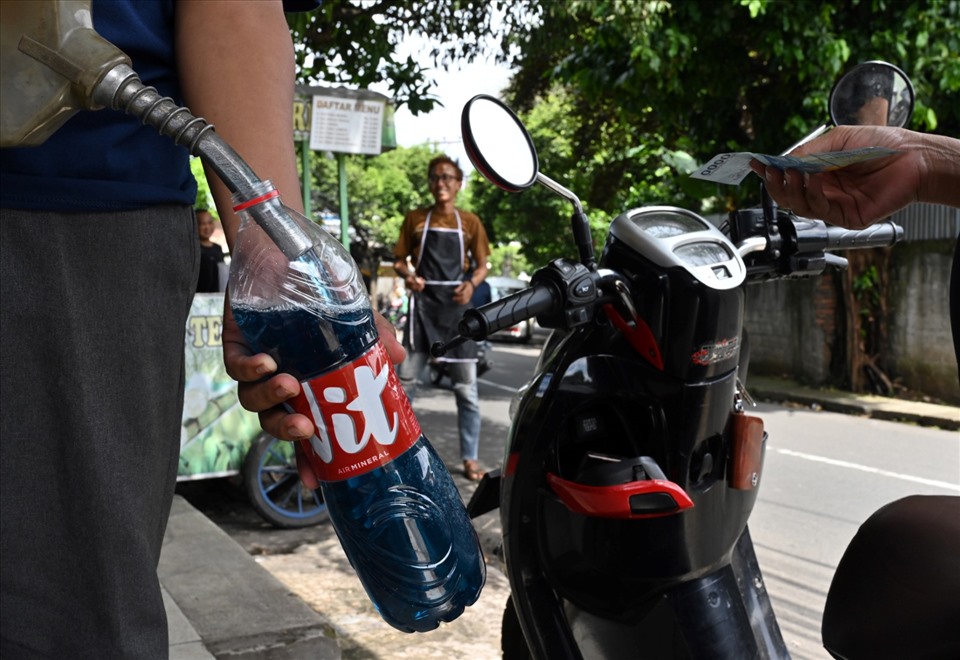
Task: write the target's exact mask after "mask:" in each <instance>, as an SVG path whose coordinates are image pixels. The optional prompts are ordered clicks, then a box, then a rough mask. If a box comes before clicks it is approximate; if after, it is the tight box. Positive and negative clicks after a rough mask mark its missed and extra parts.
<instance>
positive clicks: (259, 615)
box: [158, 377, 960, 660]
mask: <svg viewBox="0 0 960 660" xmlns="http://www.w3.org/2000/svg"><path fill="white" fill-rule="evenodd" d="M749 385H750V386H749V393H750V394H751V396H752V397H753V398H754V399H755V400H757V401H770V402H776V403H795V404H801V405H805V406H811V407H818V408H820V409H823V410H827V411H832V412H840V413H846V414H852V415H863V416H869V417H874V418H879V419H887V420H894V421H902V422H905V423H913V424H920V425H924V426H936V427H939V428H942V429H948V430H960V408H958V407H954V406H942V405H935V404H930V403H923V402H914V401H903V400H897V399H887V398H884V397H879V396H871V395H857V394H852V393H850V392H839V391H833V390H819V389H815V388H809V387H804V386H801V385H798V384H796V383H793V382H791V381H788V380H783V379H776V378H768V377H751V378H750V381H749ZM475 525H476V527H477V530H478V533H479V535H480V538H481V543H482V545H483V546H484V550H485V552H487V553H488V557H489V558H490V559H492V560H494V561H495V559H494V555H493V554H492V553H493V550H494V548H495V547H497V546H498V545H499V536H500V520H499V517H498V516H497V515H496V514H495V513H490V514H487V515H485V516H482V517H481V518H479V519H477V520H476V521H475ZM158 572H159V575H160V583H161V585H162V587H163V595H164V602H165V603H166V605H167V618H168V621H169V626H170V658H171V660H210V659H211V658H230V659H234V658H236V659H237V660H294V659H299V658H305V659H306V658H310V659H316V660H339V659H340V657H341V655H340V646H339V644H338V642H337V641H336V637H335V633H334V631H333V630H331V629H330V628H329V627H328V626H327V625H326V624H325V623H324V621H323V619H322V618H321V617H320V615H319V614H317V613H316V612H314V611H313V610H312V609H310V607H308V606H307V605H306V604H305V603H304V602H303V601H302V600H301V599H300V598H298V597H297V596H295V595H293V594H291V593H290V591H289V590H288V589H287V588H286V587H285V586H284V585H283V584H281V583H280V582H279V580H277V579H276V578H275V577H273V575H271V574H270V573H269V572H268V571H267V570H266V569H264V568H263V567H261V566H260V565H259V564H258V563H257V562H256V561H255V560H254V558H253V557H252V556H250V555H249V554H247V552H246V551H244V550H243V548H241V547H240V546H239V545H238V544H237V543H236V542H235V541H234V540H233V539H231V538H230V537H229V536H228V535H227V534H226V533H225V532H223V531H222V530H221V529H220V528H219V527H217V526H216V525H215V524H214V523H212V522H211V521H210V520H208V519H207V518H206V517H205V516H204V515H203V514H201V513H200V512H199V511H197V510H196V509H194V508H193V507H192V506H191V505H190V504H189V503H187V502H186V500H184V499H183V498H182V497H180V496H177V497H175V499H174V504H173V510H172V512H171V515H170V522H169V524H168V525H167V532H166V536H165V538H164V545H163V554H162V556H161V559H160V567H159V570H158Z"/></svg>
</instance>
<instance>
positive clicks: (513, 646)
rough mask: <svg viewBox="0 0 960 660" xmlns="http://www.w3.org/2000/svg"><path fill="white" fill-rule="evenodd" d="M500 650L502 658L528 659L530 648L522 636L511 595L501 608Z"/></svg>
mask: <svg viewBox="0 0 960 660" xmlns="http://www.w3.org/2000/svg"><path fill="white" fill-rule="evenodd" d="M500 650H501V651H502V652H503V660H530V659H531V657H532V656H531V655H530V649H529V648H528V647H527V640H525V639H524V638H523V628H521V627H520V619H519V618H518V617H517V608H516V607H515V606H514V604H513V596H509V597H508V598H507V606H506V608H505V609H504V610H503V623H502V624H501V627H500Z"/></svg>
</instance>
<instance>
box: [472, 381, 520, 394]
mask: <svg viewBox="0 0 960 660" xmlns="http://www.w3.org/2000/svg"><path fill="white" fill-rule="evenodd" d="M477 382H478V383H483V384H484V385H486V386H487V387H495V388H497V389H498V390H503V391H504V392H510V393H512V394H516V393H517V388H516V387H508V386H506V385H501V384H500V383H494V382H493V381H492V380H487V379H486V378H478V379H477Z"/></svg>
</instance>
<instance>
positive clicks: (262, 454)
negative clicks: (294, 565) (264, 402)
mask: <svg viewBox="0 0 960 660" xmlns="http://www.w3.org/2000/svg"><path fill="white" fill-rule="evenodd" d="M243 483H244V488H245V490H246V492H247V496H248V497H249V498H250V505H251V506H252V507H253V508H254V510H255V511H256V512H257V513H259V514H260V515H261V516H263V519H264V520H266V521H267V522H269V523H270V524H271V525H274V526H275V527H280V528H283V529H293V528H298V527H310V526H312V525H316V524H318V523H321V522H323V521H325V520H326V519H327V518H328V517H329V514H328V512H327V505H326V504H325V503H324V501H323V496H322V495H321V494H320V490H319V489H318V490H315V491H312V490H310V489H308V488H306V487H305V486H304V485H303V484H302V483H301V481H300V475H299V474H298V473H297V459H296V456H295V455H294V450H293V443H291V442H285V441H283V440H277V439H276V438H273V437H271V436H269V435H267V434H265V433H264V434H263V435H261V436H260V437H259V438H257V440H256V441H255V442H254V443H253V444H252V445H251V446H250V451H248V452H247V456H246V458H245V459H244V461H243Z"/></svg>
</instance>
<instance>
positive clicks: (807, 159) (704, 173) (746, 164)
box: [690, 147, 897, 186]
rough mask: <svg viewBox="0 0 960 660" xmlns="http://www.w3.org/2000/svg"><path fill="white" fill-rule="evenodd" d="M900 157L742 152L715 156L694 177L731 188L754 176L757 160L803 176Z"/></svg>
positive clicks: (880, 150)
mask: <svg viewBox="0 0 960 660" xmlns="http://www.w3.org/2000/svg"><path fill="white" fill-rule="evenodd" d="M895 153H897V151H896V150H894V149H887V148H886V147H867V148H865V149H853V150H851V151H826V152H822V153H818V154H807V155H806V156H770V155H768V154H757V153H752V152H749V151H739V152H735V153H730V154H720V155H718V156H714V157H713V158H711V159H710V160H709V161H708V162H707V163H705V164H704V165H703V166H702V167H699V168H698V169H697V171H696V172H694V173H693V174H691V175H690V176H692V177H693V178H694V179H703V180H704V181H712V182H714V183H724V184H727V185H731V186H736V185H740V182H742V181H743V180H744V179H745V178H746V177H747V175H748V174H750V172H752V171H753V170H751V169H750V161H751V160H753V159H757V160H758V161H760V162H761V163H763V164H764V165H767V166H773V167H776V168H779V169H781V170H784V169H795V170H800V171H801V172H829V171H830V170H837V169H840V168H842V167H847V166H849V165H853V164H854V163H862V162H864V161H866V160H873V159H874V158H883V157H885V156H890V155H893V154H895Z"/></svg>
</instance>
